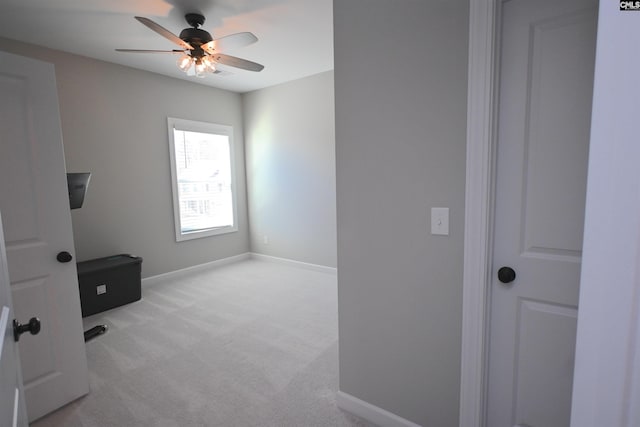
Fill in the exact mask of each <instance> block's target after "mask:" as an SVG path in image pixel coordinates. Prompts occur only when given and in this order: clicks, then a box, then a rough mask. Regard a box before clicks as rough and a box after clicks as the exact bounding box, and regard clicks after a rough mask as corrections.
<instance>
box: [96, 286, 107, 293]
mask: <svg viewBox="0 0 640 427" xmlns="http://www.w3.org/2000/svg"><path fill="white" fill-rule="evenodd" d="M106 293H107V285H98V286H96V294H98V295H102V294H106Z"/></svg>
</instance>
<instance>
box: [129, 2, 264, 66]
mask: <svg viewBox="0 0 640 427" xmlns="http://www.w3.org/2000/svg"><path fill="white" fill-rule="evenodd" d="M135 18H136V19H137V20H138V21H139V22H141V23H142V24H144V25H146V26H147V27H149V28H150V29H152V30H153V31H155V32H156V33H158V34H160V35H161V36H162V37H164V38H166V39H167V40H169V41H172V42H173V43H175V44H176V45H178V46H180V47H181V49H173V50H143V49H116V51H118V52H129V53H172V54H180V58H178V62H177V65H178V68H180V69H181V70H182V71H184V72H185V73H187V74H195V75H196V76H198V77H204V76H205V75H206V73H217V72H218V70H217V69H216V65H217V64H223V65H227V66H230V67H236V68H240V69H243V70H248V71H262V69H263V68H264V65H261V64H258V63H255V62H252V61H248V60H246V59H242V58H237V57H235V56H231V55H226V54H224V53H222V51H226V50H228V49H235V48H239V47H244V46H248V45H250V44H252V43H255V42H257V41H258V38H257V37H256V36H255V35H253V34H252V33H249V32H243V33H235V34H230V35H228V36H224V37H220V38H219V39H214V38H213V37H211V34H209V33H208V32H207V31H205V30H202V29H200V28H198V27H200V26H201V25H202V24H204V16H202V15H200V14H199V13H187V14H186V15H185V16H184V18H185V20H186V21H187V23H188V24H189V25H190V26H191V28H185V29H184V30H182V31H181V32H180V36H179V37H178V36H176V35H175V34H173V33H172V32H171V31H169V30H167V29H166V28H164V27H162V26H161V25H159V24H157V23H156V22H154V21H152V20H151V19H149V18H144V17H142V16H136V17H135ZM192 67H193V68H192Z"/></svg>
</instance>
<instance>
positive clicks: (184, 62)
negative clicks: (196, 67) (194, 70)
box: [176, 53, 193, 73]
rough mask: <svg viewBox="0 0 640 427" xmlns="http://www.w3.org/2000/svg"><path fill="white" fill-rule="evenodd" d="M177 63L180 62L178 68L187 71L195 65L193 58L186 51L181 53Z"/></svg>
mask: <svg viewBox="0 0 640 427" xmlns="http://www.w3.org/2000/svg"><path fill="white" fill-rule="evenodd" d="M176 64H178V68H180V69H181V70H182V71H184V72H185V73H186V72H187V71H189V68H191V65H193V58H192V57H190V56H189V55H187V54H186V53H185V54H182V55H180V58H178V61H177V62H176Z"/></svg>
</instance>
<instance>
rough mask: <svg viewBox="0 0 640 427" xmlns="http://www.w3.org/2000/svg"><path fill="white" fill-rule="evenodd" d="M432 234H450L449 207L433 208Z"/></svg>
mask: <svg viewBox="0 0 640 427" xmlns="http://www.w3.org/2000/svg"><path fill="white" fill-rule="evenodd" d="M431 234H434V235H439V236H448V235H449V208H431Z"/></svg>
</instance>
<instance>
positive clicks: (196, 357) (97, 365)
mask: <svg viewBox="0 0 640 427" xmlns="http://www.w3.org/2000/svg"><path fill="white" fill-rule="evenodd" d="M336 286H337V284H336V276H335V275H331V274H327V273H322V272H316V271H310V270H306V269H302V268H298V267H291V266H288V265H281V264H277V263H272V262H267V261H259V260H248V261H242V262H239V263H236V264H233V265H229V266H225V267H221V268H217V269H213V270H210V271H208V272H206V273H199V274H194V275H191V276H188V277H183V278H181V279H180V280H171V281H167V282H163V283H159V284H156V285H153V286H149V287H145V288H143V297H142V298H143V299H142V300H141V301H139V302H136V303H133V304H129V305H127V306H124V307H121V308H117V309H113V310H110V311H107V312H104V313H100V314H97V315H94V316H91V317H87V318H85V319H84V324H85V329H88V328H89V327H91V326H94V325H97V324H106V325H108V327H109V330H108V331H107V333H106V334H104V335H101V336H99V337H97V338H95V339H94V340H92V341H89V342H88V343H87V357H88V360H89V373H90V381H91V393H90V394H89V395H88V396H86V397H84V398H81V399H79V400H78V401H76V402H73V403H71V404H70V405H67V406H66V407H64V408H62V409H60V410H58V411H57V412H55V413H53V414H50V415H48V416H47V417H44V418H42V419H40V420H39V421H37V422H35V423H33V424H32V426H34V427H49V426H65V427H66V426H69V427H73V426H78V427H80V426H83V427H93V426H96V427H109V426H114V427H115V426H118V427H127V426H158V427H165V426H166V427H169V426H180V427H187V426H221V427H233V426H238V427H240V426H242V427H248V426H256V427H257V426H260V427H269V426H274V427H275V426H278V427H288V426H300V427H307V426H308V427H312V426H318V427H324V426H339V427H342V426H363V427H364V426H370V424H367V423H365V422H364V421H362V420H360V419H358V418H357V417H355V416H352V415H350V414H347V413H345V412H343V411H341V410H340V409H338V408H337V407H336V403H335V392H336V391H337V385H338V348H337V346H338V324H337V289H336Z"/></svg>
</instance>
